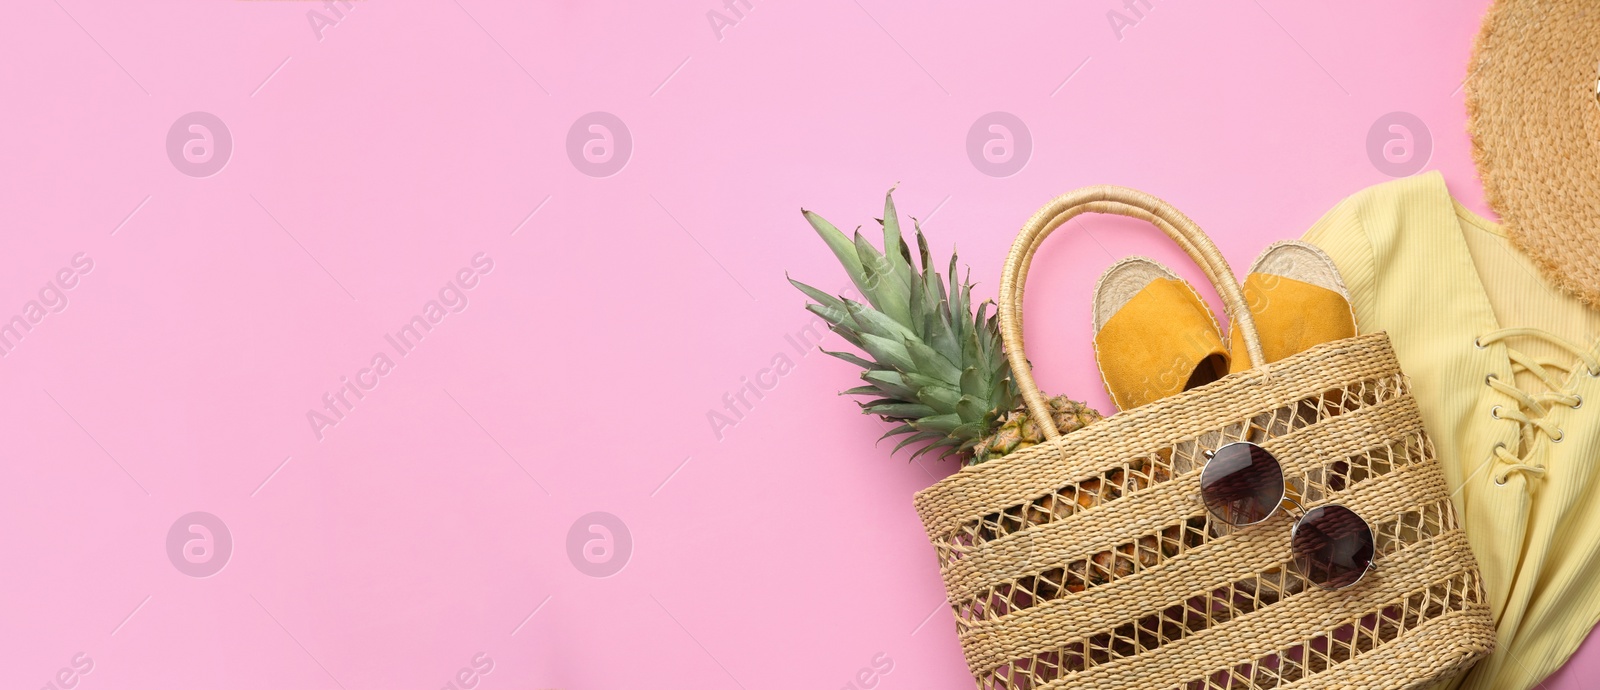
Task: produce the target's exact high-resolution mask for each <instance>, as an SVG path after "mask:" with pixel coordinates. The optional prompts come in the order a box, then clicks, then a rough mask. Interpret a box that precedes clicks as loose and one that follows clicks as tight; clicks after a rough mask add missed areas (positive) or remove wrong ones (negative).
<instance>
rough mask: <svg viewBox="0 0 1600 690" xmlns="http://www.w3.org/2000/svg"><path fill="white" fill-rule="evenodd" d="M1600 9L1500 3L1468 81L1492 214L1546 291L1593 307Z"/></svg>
mask: <svg viewBox="0 0 1600 690" xmlns="http://www.w3.org/2000/svg"><path fill="white" fill-rule="evenodd" d="M1597 91H1600V7H1597V6H1596V5H1595V3H1594V2H1593V0H1498V1H1497V2H1496V3H1495V4H1494V6H1493V7H1492V8H1490V10H1489V14H1488V16H1486V17H1485V18H1484V20H1483V28H1482V30H1481V31H1480V32H1479V34H1478V42H1477V45H1476V47H1475V48H1474V50H1473V56H1472V64H1471V66H1470V67H1469V69H1468V71H1467V83H1466V92H1467V130H1468V131H1469V132H1470V133H1471V134H1472V148H1473V158H1474V160H1475V161H1476V162H1477V165H1478V175H1479V176H1480V177H1481V178H1483V184H1484V191H1485V192H1486V193H1487V196H1488V201H1489V205H1490V206H1492V207H1494V210H1495V212H1496V213H1498V214H1500V218H1501V220H1502V221H1503V224H1504V225H1505V228H1506V230H1507V231H1508V232H1509V233H1510V235H1511V238H1512V240H1513V241H1514V242H1515V243H1516V245H1517V247H1518V248H1519V249H1521V250H1522V251H1523V253H1526V254H1527V255H1529V256H1531V257H1533V259H1534V261H1536V262H1537V263H1538V264H1539V267H1540V269H1541V270H1542V272H1543V273H1544V274H1545V275H1546V276H1547V277H1549V278H1550V280H1551V282H1553V283H1555V284H1556V285H1558V286H1560V287H1561V288H1562V289H1563V290H1566V291H1567V292H1569V293H1571V294H1573V295H1574V296H1576V297H1578V298H1579V299H1580V300H1583V302H1584V303H1585V304H1588V305H1589V306H1591V307H1594V306H1600V252H1596V251H1595V247H1596V246H1600V94H1597Z"/></svg>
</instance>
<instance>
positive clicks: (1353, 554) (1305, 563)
mask: <svg viewBox="0 0 1600 690" xmlns="http://www.w3.org/2000/svg"><path fill="white" fill-rule="evenodd" d="M1293 548H1294V564H1295V567H1297V568H1299V569H1300V573H1301V574H1302V575H1305V576H1306V579H1308V580H1310V581H1312V582H1314V583H1316V584H1318V585H1320V586H1322V587H1326V588H1328V589H1339V588H1340V587H1349V586H1350V585H1353V584H1355V583H1356V580H1359V579H1361V576H1362V575H1365V574H1366V572H1367V566H1368V565H1369V564H1371V563H1372V528H1371V527H1369V526H1367V521H1366V520H1362V519H1361V516H1360V515H1356V514H1355V513H1354V512H1352V511H1351V510H1350V509H1349V508H1346V507H1344V506H1336V505H1329V506H1320V507H1317V508H1312V509H1311V510H1308V511H1306V515H1305V517H1303V518H1300V522H1299V524H1296V525H1295V528H1294V544H1293Z"/></svg>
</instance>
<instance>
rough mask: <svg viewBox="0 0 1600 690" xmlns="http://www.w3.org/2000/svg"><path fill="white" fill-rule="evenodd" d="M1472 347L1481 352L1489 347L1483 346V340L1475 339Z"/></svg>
mask: <svg viewBox="0 0 1600 690" xmlns="http://www.w3.org/2000/svg"><path fill="white" fill-rule="evenodd" d="M1472 346H1473V347H1476V348H1478V349H1479V350H1482V349H1484V348H1486V347H1488V345H1484V344H1483V340H1481V339H1479V338H1473V339H1472Z"/></svg>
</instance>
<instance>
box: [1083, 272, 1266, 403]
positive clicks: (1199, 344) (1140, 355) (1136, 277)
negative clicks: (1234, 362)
mask: <svg viewBox="0 0 1600 690" xmlns="http://www.w3.org/2000/svg"><path fill="white" fill-rule="evenodd" d="M1263 337H1264V336H1263ZM1094 352H1095V361H1096V363H1098V364H1099V366H1100V377H1101V379H1102V380H1103V381H1104V382H1105V385H1106V392H1107V393H1110V394H1111V402H1112V403H1113V404H1115V405H1116V406H1117V409H1119V410H1128V409H1132V408H1135V407H1138V406H1140V405H1143V404H1145V403H1148V402H1151V401H1154V400H1159V399H1161V398H1165V397H1167V396H1169V395H1172V394H1174V393H1178V392H1180V391H1184V390H1187V389H1190V388H1194V387H1196V386H1201V385H1204V384H1207V383H1210V382H1212V381H1215V380H1217V379H1219V378H1221V377H1222V376H1224V375H1226V374H1227V373H1228V362H1229V356H1228V350H1227V348H1225V347H1223V343H1222V329H1221V328H1220V327H1218V326H1217V320H1216V317H1214V316H1212V314H1211V310H1210V309H1209V308H1207V307H1206V304H1205V301H1204V300H1201V299H1200V295H1199V294H1197V293H1196V292H1195V291H1194V288H1193V287H1190V286H1189V284H1188V283H1186V282H1184V281H1183V279H1182V278H1179V277H1178V276H1177V274H1174V273H1173V272H1172V271H1171V270H1169V269H1168V268H1167V267H1165V266H1162V265H1161V264H1158V263H1156V262H1154V261H1151V260H1149V259H1145V258H1141V257H1132V258H1128V259H1123V260H1122V261H1119V262H1117V263H1116V264H1114V265H1113V266H1112V267H1111V268H1109V269H1106V272H1105V274H1104V275H1102V276H1101V277H1100V282H1099V283H1097V284H1096V285H1095V288H1094Z"/></svg>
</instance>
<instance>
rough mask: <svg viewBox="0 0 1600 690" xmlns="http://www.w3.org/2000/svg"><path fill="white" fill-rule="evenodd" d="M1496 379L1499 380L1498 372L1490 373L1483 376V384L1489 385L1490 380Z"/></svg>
mask: <svg viewBox="0 0 1600 690" xmlns="http://www.w3.org/2000/svg"><path fill="white" fill-rule="evenodd" d="M1498 380H1500V376H1499V375H1498V374H1494V373H1490V374H1489V375H1488V376H1485V377H1483V385H1485V386H1487V385H1489V382H1490V381H1498Z"/></svg>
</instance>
